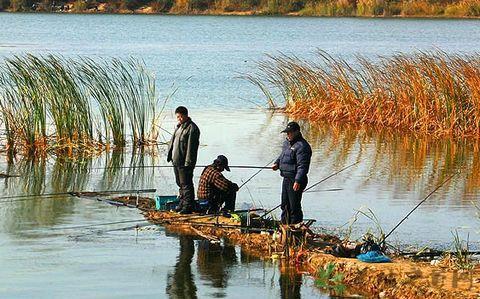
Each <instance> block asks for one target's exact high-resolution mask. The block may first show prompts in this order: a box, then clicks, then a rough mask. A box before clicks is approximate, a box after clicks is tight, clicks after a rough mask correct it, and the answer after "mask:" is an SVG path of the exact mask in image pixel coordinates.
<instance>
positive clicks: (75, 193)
mask: <svg viewBox="0 0 480 299" xmlns="http://www.w3.org/2000/svg"><path fill="white" fill-rule="evenodd" d="M156 191H157V189H154V188H151V189H135V190H105V191H68V192H58V193H47V194H29V195H13V196H4V197H0V199H16V198H18V199H19V200H3V201H0V203H6V202H16V201H23V200H28V199H32V197H53V196H62V195H70V196H95V195H102V194H118V193H154V192H156Z"/></svg>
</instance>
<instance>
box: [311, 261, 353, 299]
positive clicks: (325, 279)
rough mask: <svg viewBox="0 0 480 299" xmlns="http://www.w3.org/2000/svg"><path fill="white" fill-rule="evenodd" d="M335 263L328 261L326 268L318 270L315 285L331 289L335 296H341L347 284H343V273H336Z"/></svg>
mask: <svg viewBox="0 0 480 299" xmlns="http://www.w3.org/2000/svg"><path fill="white" fill-rule="evenodd" d="M335 272H336V271H335V264H333V263H328V264H327V265H325V267H324V268H320V269H319V270H318V272H317V277H316V279H315V285H316V286H317V287H319V288H321V289H324V290H326V291H329V292H330V293H331V294H332V295H334V296H341V295H342V294H343V293H344V292H345V290H346V286H345V285H344V284H343V278H344V274H343V273H335Z"/></svg>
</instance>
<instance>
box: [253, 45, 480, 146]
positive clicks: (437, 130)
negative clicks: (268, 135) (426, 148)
mask: <svg viewBox="0 0 480 299" xmlns="http://www.w3.org/2000/svg"><path fill="white" fill-rule="evenodd" d="M479 70H480V56H479V55H478V54H472V55H463V54H458V55H453V54H447V53H444V52H440V51H435V52H418V53H414V54H408V55H407V54H396V55H393V56H391V57H378V59H376V60H372V59H367V58H365V57H361V56H358V57H357V58H356V60H355V61H352V62H347V61H345V60H343V59H341V58H337V57H332V56H330V55H328V54H327V53H325V52H322V51H319V52H318V53H317V57H316V58H314V59H311V60H303V59H300V58H298V57H295V56H287V55H278V56H268V58H267V59H266V60H265V61H261V62H259V63H258V72H257V73H255V74H253V75H249V76H248V79H249V80H250V81H251V82H254V83H255V85H257V86H260V89H261V90H262V91H263V92H264V93H265V96H266V98H267V100H268V101H269V103H270V102H273V103H275V101H272V100H271V98H272V95H273V96H277V98H281V99H282V100H283V101H284V103H285V106H286V111H287V113H290V114H291V115H292V116H294V117H297V118H303V119H307V120H309V121H311V122H312V123H320V122H322V121H328V122H335V123H350V124H364V125H368V126H371V127H375V128H379V129H383V128H390V129H395V130H405V131H411V132H417V133H422V134H425V135H431V136H434V137H446V136H449V137H455V138H472V139H473V138H478V136H479V134H480V105H479V104H478V99H479V95H480V84H479V83H478V82H480V71H479ZM265 91H266V92H265Z"/></svg>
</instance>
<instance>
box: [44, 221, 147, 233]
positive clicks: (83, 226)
mask: <svg viewBox="0 0 480 299" xmlns="http://www.w3.org/2000/svg"><path fill="white" fill-rule="evenodd" d="M145 221H148V220H147V219H145V218H144V219H137V220H124V221H114V222H106V223H97V224H87V225H76V226H63V227H53V228H51V229H52V230H63V229H78V228H90V227H96V226H104V225H112V224H122V223H131V222H145Z"/></svg>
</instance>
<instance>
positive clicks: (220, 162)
mask: <svg viewBox="0 0 480 299" xmlns="http://www.w3.org/2000/svg"><path fill="white" fill-rule="evenodd" d="M213 163H215V164H217V165H221V166H222V167H223V168H225V170H226V171H230V167H228V159H227V157H225V156H224V155H220V156H218V157H217V158H216V159H215V160H213Z"/></svg>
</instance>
